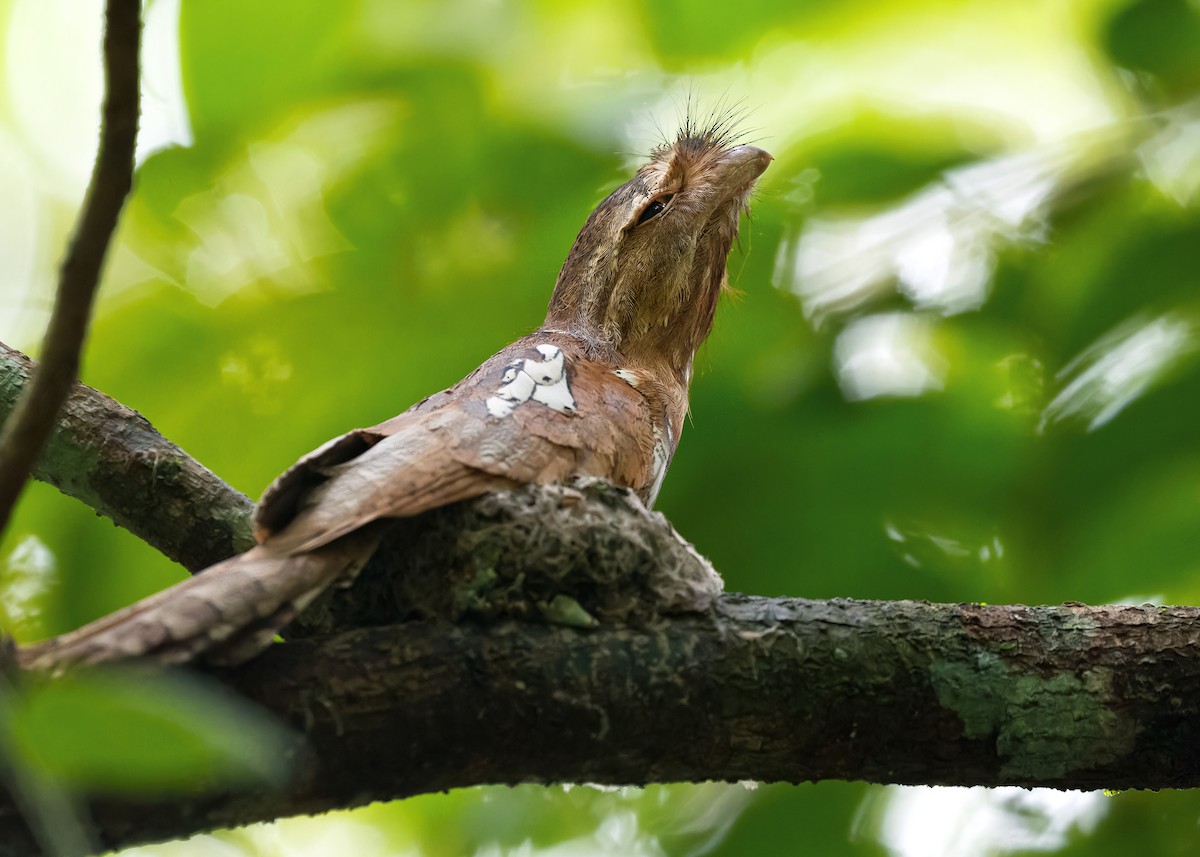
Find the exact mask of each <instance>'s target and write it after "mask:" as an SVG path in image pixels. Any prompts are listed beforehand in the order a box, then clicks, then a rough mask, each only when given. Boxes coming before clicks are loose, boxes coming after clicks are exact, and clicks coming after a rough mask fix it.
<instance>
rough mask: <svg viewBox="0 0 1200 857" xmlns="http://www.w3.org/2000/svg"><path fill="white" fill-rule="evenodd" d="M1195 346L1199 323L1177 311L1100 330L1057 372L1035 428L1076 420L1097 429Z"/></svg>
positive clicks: (1197, 348)
mask: <svg viewBox="0 0 1200 857" xmlns="http://www.w3.org/2000/svg"><path fill="white" fill-rule="evenodd" d="M1197 351H1200V325H1198V323H1197V321H1196V320H1195V319H1189V318H1186V317H1184V316H1182V315H1180V314H1178V313H1171V314H1167V315H1163V316H1159V317H1158V318H1155V319H1149V320H1147V319H1131V320H1129V321H1127V322H1125V323H1123V324H1122V325H1120V326H1119V327H1117V328H1116V329H1114V330H1111V331H1109V332H1108V333H1106V334H1104V335H1103V336H1102V337H1101V338H1100V339H1098V340H1097V341H1096V342H1094V343H1092V344H1091V345H1089V346H1088V347H1087V348H1085V349H1084V350H1083V351H1081V352H1080V353H1079V354H1078V355H1077V356H1076V357H1075V358H1073V359H1072V360H1071V361H1070V362H1069V363H1067V365H1066V366H1064V367H1063V368H1062V369H1061V370H1060V372H1059V377H1058V381H1059V383H1060V385H1061V389H1060V390H1059V392H1058V394H1057V395H1056V396H1055V397H1054V398H1053V399H1052V400H1051V401H1050V403H1049V404H1047V405H1046V409H1045V411H1043V412H1042V419H1041V421H1040V423H1039V424H1038V428H1039V429H1040V430H1042V431H1045V430H1046V429H1047V427H1049V426H1050V425H1052V424H1054V423H1058V422H1064V421H1069V420H1078V421H1080V422H1081V423H1083V424H1084V425H1085V426H1086V428H1087V430H1088V431H1094V430H1095V429H1098V428H1100V427H1101V426H1103V425H1104V424H1105V423H1107V422H1108V421H1109V420H1111V419H1113V418H1114V417H1115V416H1117V414H1119V413H1121V411H1123V410H1124V409H1125V408H1126V407H1128V406H1129V405H1130V404H1131V403H1132V402H1134V401H1135V400H1136V399H1137V398H1138V397H1140V396H1142V395H1144V394H1145V393H1146V392H1147V391H1148V390H1149V389H1150V388H1151V387H1152V385H1154V384H1156V383H1160V382H1161V381H1162V380H1163V379H1164V378H1165V377H1166V376H1167V375H1168V373H1169V372H1170V371H1171V370H1173V369H1175V368H1177V367H1179V366H1180V364H1181V363H1183V361H1184V360H1185V359H1186V358H1188V357H1194V356H1195V355H1196V353H1197Z"/></svg>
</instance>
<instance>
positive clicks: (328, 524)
mask: <svg viewBox="0 0 1200 857" xmlns="http://www.w3.org/2000/svg"><path fill="white" fill-rule="evenodd" d="M552 339H553V341H552ZM652 410H653V409H652V407H651V406H650V405H649V404H648V403H647V399H646V397H645V396H644V395H643V394H642V393H639V392H638V391H637V390H636V389H635V388H634V387H633V386H632V385H630V384H629V383H627V382H625V381H623V380H622V379H621V378H620V377H618V376H616V375H614V374H613V372H612V371H611V368H610V367H607V366H606V365H605V364H602V363H599V362H596V361H593V360H590V359H589V358H587V357H586V356H585V355H584V353H583V351H582V349H581V348H579V347H578V346H577V345H575V344H573V343H572V342H570V341H569V340H564V339H563V338H561V337H559V338H556V339H555V338H550V337H538V336H537V335H535V336H533V337H528V338H526V339H525V340H521V341H519V342H517V343H514V344H513V345H511V346H509V347H508V348H506V349H504V351H501V352H500V353H499V354H497V355H495V356H494V357H492V358H491V359H490V360H488V361H487V362H486V363H484V364H483V365H482V366H481V367H480V368H479V369H478V370H476V371H475V372H474V373H472V374H471V375H470V376H468V377H467V378H465V379H464V380H463V381H462V382H461V383H460V384H458V385H457V386H456V387H454V388H452V389H451V390H448V391H445V392H444V393H439V394H438V395H437V396H433V397H430V398H429V399H427V400H425V401H423V402H421V403H420V404H418V405H416V406H414V407H413V408H410V409H409V410H408V411H405V412H404V413H403V414H400V415H399V416H397V417H394V418H392V419H391V420H388V421H387V422H384V423H381V424H379V425H378V426H375V427H373V428H370V429H359V430H356V431H353V432H350V433H348V434H346V435H343V436H342V437H340V438H338V439H336V440H334V441H332V442H330V443H328V444H326V445H325V446H323V447H321V448H320V449H318V450H316V451H315V452H313V453H311V454H310V455H308V456H305V457H304V458H302V459H301V460H300V461H299V462H297V464H296V465H295V466H293V467H292V468H291V469H289V470H288V471H287V472H286V473H284V474H283V475H282V476H281V477H280V478H279V479H277V480H276V481H275V483H273V484H272V486H271V487H270V488H268V489H267V492H266V493H265V494H264V495H263V499H262V501H261V502H260V507H259V511H258V514H257V522H258V531H259V538H260V541H261V542H262V543H263V545H264V546H266V547H269V548H271V549H272V550H273V551H276V552H280V553H286V554H296V553H301V552H304V551H311V550H314V549H316V548H319V547H321V546H322V545H326V544H328V543H330V542H332V541H333V540H335V539H337V538H339V537H341V536H343V535H345V534H347V533H349V532H352V531H354V530H356V529H358V528H360V527H362V526H364V525H366V524H367V523H369V522H371V521H373V520H376V519H377V518H386V517H407V516H410V515H416V514H419V513H421V512H424V511H426V510H428V509H432V508H435V507H438V506H444V505H446V504H448V503H453V502H456V501H459V500H465V499H469V498H471V497H476V496H478V495H480V494H483V493H485V492H487V491H491V490H496V489H500V488H508V487H512V486H514V485H516V484H520V483H527V482H536V483H543V484H544V483H550V482H558V481H561V480H563V479H566V478H568V477H571V476H603V477H606V478H608V479H611V480H613V481H614V482H616V483H618V484H621V485H625V486H628V487H631V488H633V489H635V490H637V491H643V490H644V489H645V488H646V487H647V486H648V485H650V484H652V483H653V482H654V481H655V473H654V470H655V464H656V463H657V462H658V461H659V460H660V459H661V454H659V453H656V451H655V444H656V433H655V430H654V428H653V423H654V421H653V419H652ZM658 434H659V435H661V431H660V432H659V433H658ZM664 466H665V465H664Z"/></svg>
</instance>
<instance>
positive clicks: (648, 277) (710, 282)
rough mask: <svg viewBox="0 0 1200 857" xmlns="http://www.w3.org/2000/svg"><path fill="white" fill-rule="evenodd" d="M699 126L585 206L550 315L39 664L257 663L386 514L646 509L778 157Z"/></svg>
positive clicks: (340, 445)
mask: <svg viewBox="0 0 1200 857" xmlns="http://www.w3.org/2000/svg"><path fill="white" fill-rule="evenodd" d="M735 142H736V141H734V140H732V139H731V138H730V137H729V135H728V133H727V132H726V131H725V127H724V125H722V124H721V123H716V124H714V125H713V126H711V127H708V128H700V127H696V126H695V125H694V124H693V123H690V122H689V123H686V124H685V127H684V128H683V130H681V131H680V133H679V134H678V136H677V137H676V138H675V139H674V141H673V142H671V143H670V144H666V145H663V146H661V147H659V148H658V149H656V150H655V151H654V152H653V153H652V154H651V156H650V158H649V160H648V162H647V163H645V164H644V165H643V166H642V167H641V168H640V169H638V171H637V174H636V175H634V176H633V178H631V179H630V180H629V181H628V182H626V183H625V184H623V185H621V186H620V187H619V188H617V189H616V190H615V191H613V192H612V194H610V195H609V196H608V198H607V199H605V200H604V201H603V202H601V203H600V205H599V206H598V207H597V208H596V210H595V211H593V212H592V213H591V215H590V216H589V217H588V219H587V222H586V223H585V224H584V226H583V229H582V230H581V231H580V233H579V235H578V237H577V238H576V239H575V243H574V245H573V246H572V248H571V251H570V253H569V254H568V256H567V260H566V262H565V263H564V264H563V267H562V270H561V272H560V273H559V275H558V280H557V282H556V284H555V287H554V292H553V294H552V296H551V298H550V304H549V308H548V311H547V313H546V319H545V321H544V323H543V324H542V325H541V327H539V328H538V329H537V330H536V331H535V332H534V333H532V334H530V335H529V336H526V337H524V338H522V339H518V340H517V341H516V342H514V343H512V344H511V345H509V346H508V347H507V348H505V349H503V350H502V351H500V352H499V353H498V354H496V355H494V356H493V357H491V358H489V359H488V360H487V361H485V362H484V363H483V365H482V366H480V367H479V368H478V369H476V370H475V371H474V372H472V373H471V374H470V375H468V376H467V377H466V378H464V379H463V380H462V381H460V382H459V383H458V384H456V385H455V386H454V387H452V388H450V389H448V390H444V391H442V392H440V393H437V394H435V395H433V396H430V397H429V398H427V399H425V400H423V401H421V402H419V403H418V404H416V405H414V406H413V407H411V408H409V409H408V410H407V411H405V412H404V413H402V414H400V415H399V416H396V417H393V418H392V419H390V420H387V421H386V422H383V423H380V424H379V425H377V426H374V427H372V428H366V429H355V430H354V431H351V432H349V433H347V434H344V435H342V436H341V437H339V438H336V439H334V440H332V441H330V442H329V443H327V444H325V445H324V446H322V447H320V448H319V449H317V450H315V451H314V452H312V453H310V454H308V455H306V456H304V457H303V458H301V459H300V461H298V462H297V463H296V464H295V465H294V466H292V467H291V468H290V469H289V470H287V471H286V472H285V473H284V474H283V475H282V476H280V477H279V478H278V479H276V480H275V482H274V483H273V484H272V485H271V486H270V487H268V488H267V490H266V492H265V493H264V494H263V497H262V500H261V501H260V502H259V505H258V508H257V512H256V516H255V524H256V528H255V529H256V538H257V541H258V544H257V546H256V547H254V548H252V549H251V550H249V551H247V552H246V553H244V554H241V555H240V556H235V557H232V558H230V559H228V560H225V561H224V562H220V563H217V564H216V565H214V566H212V567H210V568H208V569H206V570H204V571H203V572H201V573H199V574H197V575H196V576H195V577H192V578H191V579H189V580H185V581H183V582H182V583H179V584H177V585H175V586H173V587H171V588H169V589H166V590H164V591H162V592H160V593H158V594H156V595H153V596H150V597H149V598H146V599H144V600H143V601H140V602H138V603H136V604H133V605H131V606H129V607H127V608H125V609H123V610H120V611H118V612H116V613H113V614H111V615H110V616H107V617H104V618H102V619H99V620H97V621H95V622H93V623H91V624H90V625H86V626H84V627H83V628H80V629H79V630H76V631H73V632H70V633H68V634H64V635H63V636H60V637H56V638H52V639H50V640H47V641H44V642H41V643H38V644H35V645H32V646H30V647H27V648H25V649H23V650H22V651H21V653H20V655H19V658H20V661H21V663H22V665H23V666H25V667H28V668H32V669H42V670H61V669H63V668H66V667H68V666H70V665H72V664H78V663H96V662H99V661H106V660H112V659H118V658H129V657H151V658H155V659H158V660H161V661H168V662H180V661H187V660H191V659H202V660H208V661H213V662H217V663H232V662H237V661H240V660H244V659H246V658H248V657H250V656H252V655H253V654H255V653H256V652H258V651H259V650H261V649H262V648H263V647H265V646H266V645H268V644H269V643H270V641H271V639H272V638H273V636H274V634H275V633H277V632H278V631H279V630H280V629H281V628H282V627H283V626H284V625H286V624H287V623H288V622H289V621H290V620H291V619H292V618H294V617H295V616H296V615H297V613H299V612H300V611H302V610H303V609H304V608H305V607H306V606H307V605H308V604H309V603H311V602H312V600H313V599H314V598H315V597H316V596H317V595H319V594H320V593H321V592H322V591H323V590H325V589H326V588H328V587H330V586H331V585H333V584H335V583H338V582H344V581H346V580H347V579H348V578H349V577H352V576H353V575H354V574H356V573H357V571H358V569H359V568H361V566H362V565H363V564H364V563H365V562H366V560H367V559H368V558H369V557H370V555H371V553H372V552H373V551H374V549H375V547H376V545H377V543H378V540H379V527H378V526H376V525H375V524H374V522H376V521H379V520H380V519H385V518H396V517H406V516H412V515H417V514H419V513H421V512H424V511H426V510H429V509H432V508H435V507H438V506H443V505H446V504H449V503H454V502H456V501H460V500H466V499H469V498H472V497H476V496H479V495H481V494H484V493H486V492H489V491H494V490H498V489H504V488H511V487H514V486H518V485H521V484H525V483H540V484H546V483H555V482H560V481H563V480H566V479H570V478H573V477H579V476H595V477H603V478H605V479H607V480H610V481H611V482H613V483H615V484H617V485H620V486H624V487H627V488H629V489H632V490H633V491H634V492H636V493H637V495H638V496H639V497H640V498H641V499H642V501H643V502H644V503H645V504H646V505H647V506H649V505H650V504H652V503H653V502H654V499H655V496H656V495H657V494H658V491H659V488H660V487H661V486H662V482H663V477H664V475H665V474H666V472H667V468H668V466H669V465H670V463H671V458H672V456H673V455H674V453H675V448H676V446H677V445H678V443H679V436H680V432H681V431H682V429H683V421H684V417H685V415H686V413H687V409H688V386H689V384H690V382H691V378H692V361H693V358H694V355H695V353H696V349H697V348H698V347H699V346H700V344H701V343H702V342H703V341H704V339H705V337H706V336H708V333H709V331H710V330H711V328H712V324H713V315H714V313H715V311H716V306H717V299H718V296H719V295H720V292H721V291H722V289H723V288H724V287H725V285H726V257H727V256H728V255H729V251H730V248H731V246H732V244H733V241H734V239H735V238H736V236H737V233H738V224H739V220H740V217H741V214H742V212H743V211H745V210H748V199H749V196H750V193H751V191H752V189H753V187H754V184H755V182H756V180H757V179H758V177H759V176H760V175H761V174H762V172H763V171H764V170H765V169H766V168H767V165H768V164H769V163H770V161H771V156H770V155H768V154H767V153H766V152H764V151H762V150H761V149H758V148H755V147H753V146H748V145H736V144H735Z"/></svg>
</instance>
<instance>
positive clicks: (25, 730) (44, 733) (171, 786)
mask: <svg viewBox="0 0 1200 857" xmlns="http://www.w3.org/2000/svg"><path fill="white" fill-rule="evenodd" d="M10 718H11V719H10V722H9V728H10V732H11V739H12V742H11V743H12V747H13V752H15V753H16V754H17V756H18V759H19V760H20V761H21V762H23V763H24V764H25V765H26V766H27V767H28V768H29V769H31V770H32V771H34V772H37V773H39V774H42V775H46V776H50V777H53V778H55V779H57V780H58V781H59V782H61V783H63V784H64V785H67V786H69V787H74V788H79V789H82V790H86V791H91V792H101V793H113V792H124V793H146V792H152V791H153V792H161V791H164V790H165V791H176V792H180V791H182V792H198V791H208V790H213V789H216V788H220V787H228V786H231V785H234V784H238V783H246V782H279V781H281V780H282V779H283V778H284V776H286V774H287V771H288V768H289V766H290V759H291V753H290V749H291V747H292V746H293V743H294V740H293V738H292V737H291V735H290V734H289V733H288V732H287V730H286V729H285V728H284V727H283V726H281V725H280V724H279V723H278V722H276V721H274V720H272V719H270V718H268V717H267V716H266V715H264V714H263V713H262V712H260V711H258V710H257V709H255V708H253V707H251V706H250V705H248V704H246V703H245V702H243V701H240V700H238V699H237V698H236V697H234V696H233V695H232V694H230V693H229V692H228V691H226V690H225V689H223V688H221V687H219V686H218V685H216V684H215V683H213V682H211V681H208V680H204V679H202V678H200V677H198V676H193V675H184V674H182V673H163V672H159V671H150V670H141V669H128V668H127V669H105V670H103V671H100V670H95V671H89V672H84V673H80V674H74V675H69V676H66V677H64V678H62V679H58V680H54V681H49V682H46V683H41V684H36V685H33V686H32V687H29V688H28V689H27V690H26V692H24V693H23V694H21V695H20V696H19V697H18V698H17V699H16V700H14V703H13V706H12V709H11V715H10Z"/></svg>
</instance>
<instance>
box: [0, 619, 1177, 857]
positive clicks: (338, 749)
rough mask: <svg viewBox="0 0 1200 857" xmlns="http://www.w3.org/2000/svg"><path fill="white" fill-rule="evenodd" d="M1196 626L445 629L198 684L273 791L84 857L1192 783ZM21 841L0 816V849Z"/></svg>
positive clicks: (105, 821)
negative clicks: (504, 808)
mask: <svg viewBox="0 0 1200 857" xmlns="http://www.w3.org/2000/svg"><path fill="white" fill-rule="evenodd" d="M1198 620H1200V610H1198V609H1196V608H1179V607H1173V608H1163V607H1152V606H1143V607H1096V608H1089V607H1084V606H1061V607H1002V606H980V605H938V604H927V603H916V602H864V601H831V602H814V601H803V600H798V599H773V600H772V599H764V598H750V597H746V596H726V597H724V598H723V599H721V600H720V601H719V602H718V603H717V605H716V607H715V608H714V609H713V610H712V611H709V612H707V613H703V614H696V615H686V616H677V617H673V618H670V619H664V620H663V621H662V622H661V623H659V624H658V625H657V626H656V627H651V628H641V629H635V628H620V627H600V628H594V629H579V628H568V627H562V626H553V625H545V624H532V623H516V622H511V621H509V622H503V623H500V624H497V625H491V626H486V625H481V624H474V623H460V624H450V623H448V622H445V621H444V620H433V621H419V622H410V623H405V624H402V625H397V626H391V627H384V628H376V629H363V630H357V631H351V632H347V633H344V634H341V635H338V636H335V637H329V638H318V639H312V640H304V641H300V642H293V643H286V644H281V645H277V646H275V647H272V648H271V649H270V650H268V651H267V652H266V654H264V655H263V656H261V657H260V658H258V659H256V660H254V661H252V662H250V663H249V664H246V665H245V666H243V667H241V668H239V669H237V670H234V671H231V672H224V673H213V676H214V678H215V679H217V680H218V681H221V682H224V683H225V684H227V685H228V686H229V687H231V688H233V689H234V690H235V691H236V692H237V693H239V694H241V695H243V696H245V697H246V698H248V699H251V700H253V701H255V702H257V703H259V704H261V705H263V706H264V707H265V708H267V709H268V710H270V711H272V712H274V713H275V714H277V715H278V716H279V717H281V718H283V719H285V720H286V721H287V722H289V723H290V724H291V725H292V726H293V727H294V728H295V729H296V730H298V731H299V732H300V733H302V734H303V736H304V738H305V741H306V744H307V747H308V753H307V754H306V755H304V756H303V758H301V759H300V760H299V763H298V769H297V771H296V774H295V776H294V777H293V779H292V780H291V783H290V786H289V787H288V788H287V790H286V791H279V792H266V791H256V792H250V793H243V794H238V795H222V796H213V797H211V798H207V799H203V800H198V799H191V800H183V801H175V802H143V803H138V804H135V803H117V802H113V801H108V802H104V803H96V804H94V805H93V807H92V808H93V812H94V817H95V819H96V823H97V829H98V832H99V835H100V839H101V841H102V842H103V843H104V844H106V845H108V846H117V845H127V844H132V843H135V842H143V841H150V840H157V839H166V838H171V837H178V836H185V835H188V834H191V833H195V832H198V831H202V830H210V829H213V828H215V827H222V826H230V825H235V824H242V823H246V822H251V821H256V820H261V819H268V818H275V817H279V816H286V815H291V814H296V813H311V812H318V811H322V810H327V809H331V808H335V807H345V806H355V805H361V804H364V803H367V802H371V801H376V800H388V799H392V798H401V797H405V796H409V795H414V794H420V793H426V792H433V791H439V790H443V789H449V788H455V787H460V786H469V785H476V784H481V783H518V782H542V783H554V782H564V781H575V782H578V781H587V782H596V783H613V784H616V783H649V782H671V781H688V780H707V779H717V780H745V779H753V780H765V781H776V780H785V781H790V782H799V781H803V780H817V779H826V778H834V779H853V780H870V781H876V782H893V783H940V784H958V785H968V784H984V785H1001V784H1016V785H1024V786H1053V787H1057V788H1082V789H1093V788H1101V787H1107V788H1164V787H1178V788H1184V787H1194V786H1197V785H1200V751H1197V750H1196V749H1195V748H1196V747H1200V658H1197V656H1196V645H1197V637H1198V636H1200V630H1197V629H1198V628H1200V625H1198ZM29 853H34V852H33V845H32V843H31V841H30V840H29V838H28V836H27V834H26V832H25V830H24V828H23V825H22V822H21V820H20V819H19V817H18V816H17V815H16V814H15V813H14V812H13V811H12V807H11V805H5V806H3V807H2V808H0V855H9V854H29Z"/></svg>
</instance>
